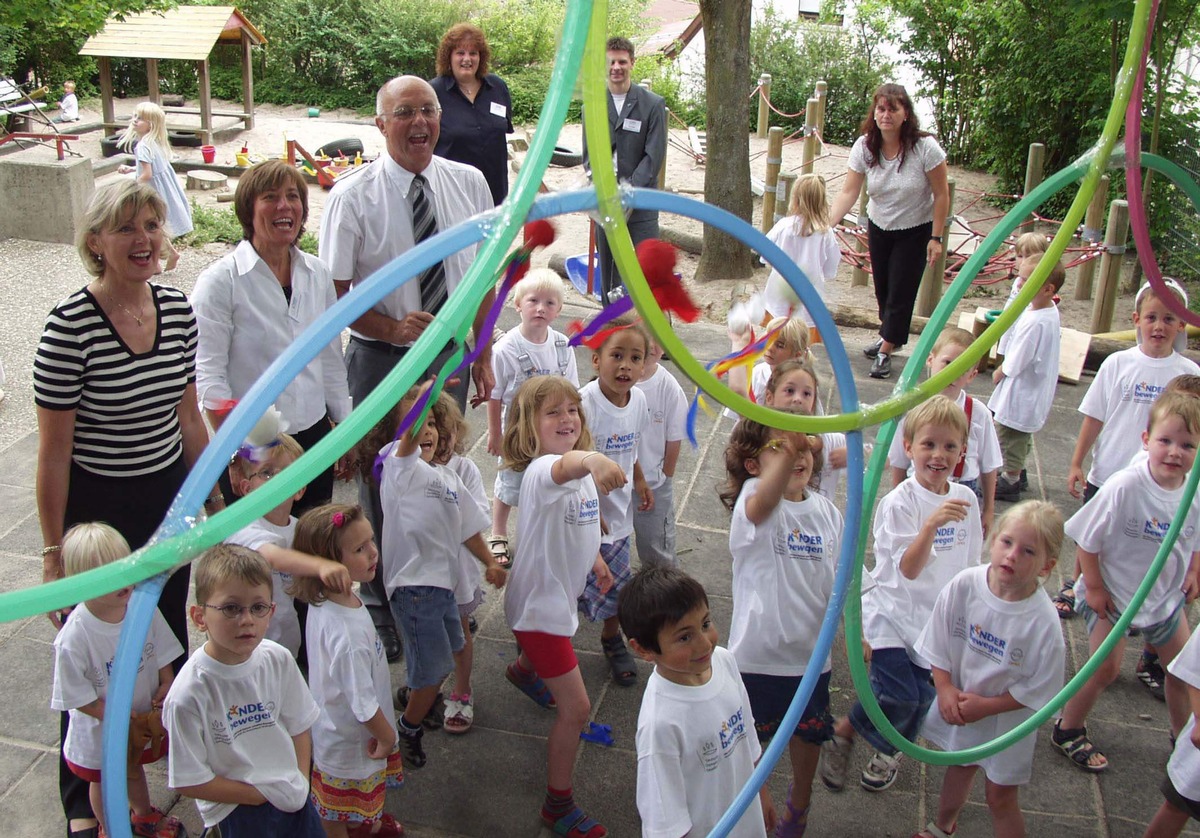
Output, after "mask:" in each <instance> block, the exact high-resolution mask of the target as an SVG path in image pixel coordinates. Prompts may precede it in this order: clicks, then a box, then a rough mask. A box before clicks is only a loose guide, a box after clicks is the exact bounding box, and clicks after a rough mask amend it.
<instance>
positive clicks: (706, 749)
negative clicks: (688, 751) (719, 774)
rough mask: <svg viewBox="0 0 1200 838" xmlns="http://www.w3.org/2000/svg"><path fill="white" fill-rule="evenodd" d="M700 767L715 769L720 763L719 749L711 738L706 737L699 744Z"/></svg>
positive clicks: (707, 769)
mask: <svg viewBox="0 0 1200 838" xmlns="http://www.w3.org/2000/svg"><path fill="white" fill-rule="evenodd" d="M698 756H699V757H700V767H701V768H703V769H704V770H705V771H716V770H717V767H718V766H719V765H720V764H721V749H720V748H718V747H717V743H716V742H714V741H713V740H711V739H706V740H704V742H703V743H702V744H701V745H700V753H699V754H698Z"/></svg>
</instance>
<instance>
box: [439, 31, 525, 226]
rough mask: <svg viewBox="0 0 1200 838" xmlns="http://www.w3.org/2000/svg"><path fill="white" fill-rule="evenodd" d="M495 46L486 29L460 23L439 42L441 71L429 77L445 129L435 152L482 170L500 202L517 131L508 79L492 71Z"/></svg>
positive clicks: (503, 193) (506, 193) (505, 185)
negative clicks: (511, 136) (511, 137)
mask: <svg viewBox="0 0 1200 838" xmlns="http://www.w3.org/2000/svg"><path fill="white" fill-rule="evenodd" d="M491 57H492V51H491V50H490V49H489V48H488V43H487V38H485V37H484V36H483V30H482V29H480V28H479V27H478V26H473V25H472V24H470V23H456V24H455V25H454V26H451V27H450V29H449V30H448V31H447V32H446V34H445V35H443V36H442V43H441V44H440V45H439V46H438V54H437V76H436V77H434V78H432V79H430V80H429V83H430V84H431V85H433V89H434V91H435V92H436V93H437V97H438V104H439V105H441V106H442V132H441V136H439V137H438V143H437V148H435V149H434V154H436V155H437V156H438V157H445V158H446V159H447V160H455V161H457V162H459V163H466V164H467V165H468V166H474V167H475V168H476V169H478V170H479V171H481V172H483V176H484V177H485V178H486V179H487V182H488V187H489V188H490V189H491V190H492V203H493V204H495V205H496V206H499V205H500V203H501V202H502V201H503V200H504V199H505V198H506V197H507V196H508V141H507V137H506V135H507V134H511V133H512V131H513V124H512V97H510V96H509V94H508V85H507V84H505V83H504V80H503V79H501V78H500V77H499V76H497V75H495V74H493V73H489V72H488V63H489V62H490V60H491Z"/></svg>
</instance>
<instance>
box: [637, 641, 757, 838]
mask: <svg viewBox="0 0 1200 838" xmlns="http://www.w3.org/2000/svg"><path fill="white" fill-rule="evenodd" d="M637 754H638V773H637V807H638V814H639V815H641V817H642V835H643V836H645V838H679V836H681V835H707V834H708V833H709V832H710V831H711V830H712V828H713V827H714V826H716V824H717V821H719V820H720V819H721V817H722V816H723V815H724V814H725V810H726V809H728V808H729V804H730V803H732V802H733V798H734V796H735V795H736V794H737V793H738V791H739V790H740V789H741V788H742V786H744V785H745V784H746V780H748V779H749V778H750V774H751V773H752V772H753V771H754V763H755V762H757V761H758V758H759V757H760V756H761V755H762V746H761V745H760V744H759V742H758V736H757V735H756V734H755V732H754V716H753V714H752V713H751V712H750V698H749V697H748V696H747V695H746V688H745V687H744V686H743V685H742V678H741V675H739V674H738V668H737V664H736V663H735V662H734V658H733V655H732V654H730V653H729V652H728V651H727V650H725V649H722V648H721V647H720V646H717V647H715V648H714V649H713V653H712V677H711V678H709V679H708V683H707V684H704V685H702V686H699V687H688V686H684V685H683V684H676V683H674V682H672V681H668V680H667V679H666V678H664V677H662V676H661V675H659V674H658V671H657V670H656V671H654V672H653V673H651V675H650V678H649V680H648V681H647V682H646V692H645V693H644V694H643V695H642V709H641V711H640V712H639V713H638V725H637ZM729 835H730V836H731V838H765V836H766V827H765V826H764V824H763V814H762V804H761V803H760V802H759V797H758V795H754V797H753V798H752V802H751V803H750V805H749V806H748V807H746V811H745V813H744V814H743V815H742V817H741V819H740V820H739V821H738V822H737V824H736V825H735V826H734V828H733V829H732V830H730V832H729Z"/></svg>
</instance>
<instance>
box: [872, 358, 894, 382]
mask: <svg viewBox="0 0 1200 838" xmlns="http://www.w3.org/2000/svg"><path fill="white" fill-rule="evenodd" d="M869 375H870V376H871V378H890V377H891V375H892V356H891V355H889V354H888V353H886V352H880V353H878V354H877V355H876V356H875V363H873V364H871V372H870V373H869Z"/></svg>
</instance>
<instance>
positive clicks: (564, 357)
mask: <svg viewBox="0 0 1200 838" xmlns="http://www.w3.org/2000/svg"><path fill="white" fill-rule="evenodd" d="M554 349H555V351H556V352H557V353H558V374H559V375H566V374H567V369H568V367H570V366H571V344H570V343H569V342H568V341H567V339H566V338H565V337H563V336H561V335H560V336H559V337H556V338H555V339H554Z"/></svg>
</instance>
